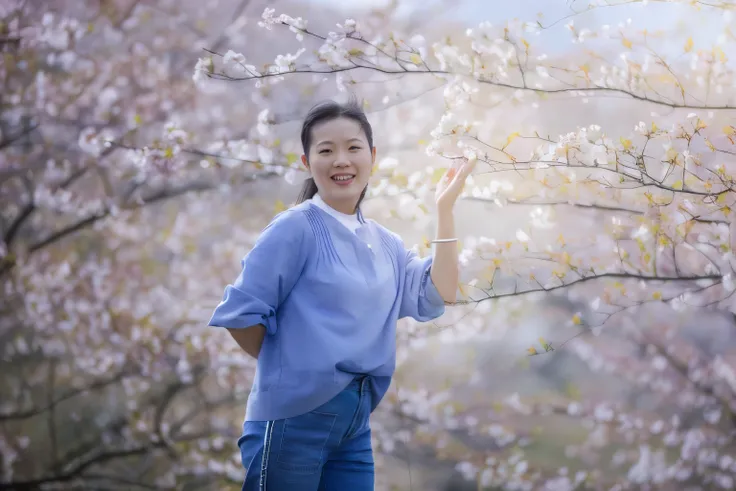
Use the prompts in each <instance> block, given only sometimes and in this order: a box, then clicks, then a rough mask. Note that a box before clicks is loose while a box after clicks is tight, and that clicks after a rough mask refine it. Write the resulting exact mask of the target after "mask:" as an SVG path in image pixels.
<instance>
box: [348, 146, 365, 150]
mask: <svg viewBox="0 0 736 491" xmlns="http://www.w3.org/2000/svg"><path fill="white" fill-rule="evenodd" d="M361 148H363V147H359V146H357V145H353V146H352V147H350V150H360V149H361Z"/></svg>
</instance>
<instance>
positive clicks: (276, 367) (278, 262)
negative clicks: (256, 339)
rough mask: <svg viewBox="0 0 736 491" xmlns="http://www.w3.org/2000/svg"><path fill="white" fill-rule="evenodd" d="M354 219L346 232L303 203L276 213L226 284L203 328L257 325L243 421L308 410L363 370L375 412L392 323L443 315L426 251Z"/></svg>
mask: <svg viewBox="0 0 736 491" xmlns="http://www.w3.org/2000/svg"><path fill="white" fill-rule="evenodd" d="M359 219H360V221H361V223H362V226H361V227H360V228H359V229H358V230H356V231H355V233H352V232H351V231H350V230H348V229H347V228H346V227H345V226H344V225H343V224H342V223H340V222H339V221H338V220H337V219H336V218H335V217H333V216H330V214H328V213H327V212H325V211H324V210H322V209H320V208H319V207H317V206H315V205H314V204H312V203H310V202H309V201H307V202H304V203H301V204H299V205H297V206H295V207H293V208H290V209H289V210H287V211H284V212H282V213H280V214H279V215H277V216H276V217H275V218H274V219H273V220H272V221H271V223H270V224H269V225H268V226H267V227H266V228H265V229H264V230H263V232H262V233H261V235H260V237H259V238H258V240H257V241H256V244H255V246H254V247H253V249H251V251H250V252H249V253H248V254H247V255H246V256H245V257H244V258H243V260H242V272H241V273H240V276H238V278H237V279H236V280H235V282H234V283H233V284H231V285H228V286H227V287H226V288H225V294H224V297H223V299H222V302H221V303H220V304H219V305H218V306H217V308H216V309H215V312H214V314H213V315H212V319H211V320H210V322H209V325H210V326H219V327H226V328H247V327H250V326H254V325H256V324H263V325H264V326H266V336H265V339H264V341H263V346H262V348H261V352H260V354H259V356H258V364H257V369H256V375H255V380H254V383H253V386H252V388H251V393H250V397H249V398H248V407H247V410H246V420H248V421H268V420H275V419H283V418H289V417H293V416H298V415H300V414H304V413H306V412H309V411H311V410H313V409H315V408H317V407H318V406H321V405H322V404H324V403H325V402H327V401H329V400H330V399H331V398H333V397H334V396H335V395H337V394H338V393H339V392H340V391H341V390H343V389H344V388H345V387H346V386H347V385H348V384H349V383H350V381H351V380H352V379H353V378H354V377H355V376H356V375H358V374H367V375H370V379H371V390H372V396H373V408H372V409H375V407H376V406H377V405H378V403H379V401H380V400H381V399H382V398H383V396H384V395H385V393H386V391H387V390H388V387H389V385H390V383H391V377H392V375H393V373H394V368H395V364H396V321H397V320H398V319H401V318H403V317H407V316H408V317H413V318H414V319H416V320H418V321H422V322H426V321H429V320H432V319H435V318H437V317H439V316H441V315H442V314H443V313H444V311H445V305H444V301H443V299H442V296H441V295H440V294H439V292H438V291H437V289H436V288H435V286H434V284H433V283H432V280H431V277H430V274H429V272H430V266H431V263H432V257H431V256H427V257H425V258H420V257H418V256H417V255H416V254H415V253H414V252H412V251H409V250H407V249H406V248H405V247H404V244H403V242H402V240H401V238H400V237H399V236H398V235H396V234H395V233H393V232H391V231H389V230H388V229H386V228H384V227H382V226H380V225H378V224H377V223H375V222H374V221H372V220H365V219H363V217H362V215H360V214H359Z"/></svg>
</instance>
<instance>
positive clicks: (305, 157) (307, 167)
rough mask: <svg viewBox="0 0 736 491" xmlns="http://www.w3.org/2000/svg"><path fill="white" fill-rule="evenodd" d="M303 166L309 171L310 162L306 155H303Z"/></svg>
mask: <svg viewBox="0 0 736 491" xmlns="http://www.w3.org/2000/svg"><path fill="white" fill-rule="evenodd" d="M302 165H303V166H304V168H305V169H307V170H309V162H308V161H307V156H306V155H302Z"/></svg>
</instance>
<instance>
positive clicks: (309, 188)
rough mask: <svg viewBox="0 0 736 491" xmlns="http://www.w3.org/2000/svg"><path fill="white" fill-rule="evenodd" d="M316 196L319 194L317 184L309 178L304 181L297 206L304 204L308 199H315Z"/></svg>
mask: <svg viewBox="0 0 736 491" xmlns="http://www.w3.org/2000/svg"><path fill="white" fill-rule="evenodd" d="M315 194H317V184H315V182H314V179H313V178H311V177H308V178H307V179H305V180H304V184H303V185H302V190H301V191H299V196H297V198H296V203H295V204H297V205H298V204H300V203H304V202H305V201H307V200H308V199H312V198H314V195H315Z"/></svg>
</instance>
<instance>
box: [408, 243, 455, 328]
mask: <svg viewBox="0 0 736 491" xmlns="http://www.w3.org/2000/svg"><path fill="white" fill-rule="evenodd" d="M402 249H403V250H404V251H405V255H404V260H405V265H406V269H405V279H404V288H403V291H402V292H401V295H402V297H401V309H400V310H399V318H400V319H401V318H403V317H412V318H413V319H415V320H417V321H419V322H428V321H431V320H433V319H436V318H437V317H439V316H441V315H442V314H444V313H445V301H444V299H443V298H442V295H440V292H438V291H437V287H435V286H434V283H433V282H432V277H431V276H430V268H431V267H432V256H427V257H424V258H420V257H419V256H418V255H417V254H416V253H415V252H414V251H411V250H406V249H404V248H403V244H402Z"/></svg>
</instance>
